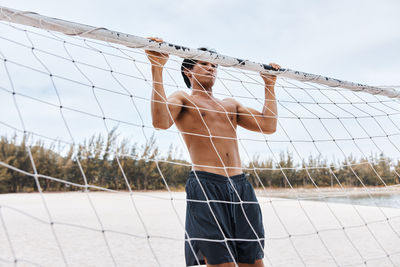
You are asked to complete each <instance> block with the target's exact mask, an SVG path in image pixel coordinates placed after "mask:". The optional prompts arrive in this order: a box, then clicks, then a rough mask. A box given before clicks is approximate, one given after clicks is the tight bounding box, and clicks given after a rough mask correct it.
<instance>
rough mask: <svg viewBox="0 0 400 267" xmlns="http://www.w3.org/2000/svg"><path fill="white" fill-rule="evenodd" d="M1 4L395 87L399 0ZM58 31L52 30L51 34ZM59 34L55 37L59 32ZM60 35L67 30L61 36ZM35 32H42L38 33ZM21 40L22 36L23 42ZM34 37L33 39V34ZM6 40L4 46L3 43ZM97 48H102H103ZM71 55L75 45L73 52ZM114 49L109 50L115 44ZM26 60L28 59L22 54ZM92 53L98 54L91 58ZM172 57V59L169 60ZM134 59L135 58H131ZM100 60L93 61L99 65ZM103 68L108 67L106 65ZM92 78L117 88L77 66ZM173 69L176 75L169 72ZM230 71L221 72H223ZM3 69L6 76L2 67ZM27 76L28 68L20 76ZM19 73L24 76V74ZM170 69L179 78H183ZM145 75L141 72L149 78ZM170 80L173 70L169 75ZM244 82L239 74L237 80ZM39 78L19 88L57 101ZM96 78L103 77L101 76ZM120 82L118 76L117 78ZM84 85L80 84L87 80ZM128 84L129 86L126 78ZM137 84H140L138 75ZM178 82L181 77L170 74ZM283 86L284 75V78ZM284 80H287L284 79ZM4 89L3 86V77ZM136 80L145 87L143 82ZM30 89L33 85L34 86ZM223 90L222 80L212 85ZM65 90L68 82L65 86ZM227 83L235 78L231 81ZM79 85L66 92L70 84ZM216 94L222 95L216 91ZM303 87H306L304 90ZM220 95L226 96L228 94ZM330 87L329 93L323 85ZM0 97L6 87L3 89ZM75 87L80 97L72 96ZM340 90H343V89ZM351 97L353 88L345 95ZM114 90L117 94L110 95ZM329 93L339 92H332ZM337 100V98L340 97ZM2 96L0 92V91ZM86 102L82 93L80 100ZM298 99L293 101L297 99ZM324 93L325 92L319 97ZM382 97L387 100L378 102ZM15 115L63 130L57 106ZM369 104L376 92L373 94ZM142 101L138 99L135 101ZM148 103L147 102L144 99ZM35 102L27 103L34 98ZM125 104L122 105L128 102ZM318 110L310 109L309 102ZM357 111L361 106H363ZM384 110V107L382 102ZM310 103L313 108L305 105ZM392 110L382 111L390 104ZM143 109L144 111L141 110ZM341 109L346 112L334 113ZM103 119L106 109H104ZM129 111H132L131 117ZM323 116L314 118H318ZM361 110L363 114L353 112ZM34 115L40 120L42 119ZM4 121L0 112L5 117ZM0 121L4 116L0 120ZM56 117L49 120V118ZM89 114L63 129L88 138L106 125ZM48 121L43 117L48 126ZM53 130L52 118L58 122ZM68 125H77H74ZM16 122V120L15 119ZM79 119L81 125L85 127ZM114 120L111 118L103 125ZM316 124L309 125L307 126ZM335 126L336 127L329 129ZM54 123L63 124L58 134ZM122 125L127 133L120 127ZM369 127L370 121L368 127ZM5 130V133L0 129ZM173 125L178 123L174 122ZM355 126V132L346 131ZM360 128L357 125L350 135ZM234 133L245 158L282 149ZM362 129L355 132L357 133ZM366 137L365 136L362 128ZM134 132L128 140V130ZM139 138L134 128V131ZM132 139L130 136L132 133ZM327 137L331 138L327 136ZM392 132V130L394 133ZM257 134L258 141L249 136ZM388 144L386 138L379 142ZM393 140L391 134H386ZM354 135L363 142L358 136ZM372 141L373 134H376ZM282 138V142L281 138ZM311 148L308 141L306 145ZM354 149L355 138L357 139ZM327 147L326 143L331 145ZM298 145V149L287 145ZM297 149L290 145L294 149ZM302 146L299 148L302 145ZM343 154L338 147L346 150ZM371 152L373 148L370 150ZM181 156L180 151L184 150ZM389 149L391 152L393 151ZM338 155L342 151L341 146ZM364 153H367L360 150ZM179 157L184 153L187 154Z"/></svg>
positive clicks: (294, 126)
mask: <svg viewBox="0 0 400 267" xmlns="http://www.w3.org/2000/svg"><path fill="white" fill-rule="evenodd" d="M0 5H2V6H6V7H9V8H14V9H19V10H26V11H34V12H37V13H39V14H42V15H46V16H50V17H55V18H60V19H64V20H69V21H74V22H79V23H82V24H87V25H92V26H98V27H106V28H108V29H111V30H116V31H119V32H124V33H129V34H133V35H137V36H142V37H148V36H157V37H161V38H163V39H164V40H165V41H167V42H170V43H175V44H180V45H184V46H188V47H200V46H207V47H212V48H215V49H216V50H217V51H218V52H219V53H221V54H224V55H229V56H233V57H237V58H244V59H249V60H252V61H256V62H261V63H269V62H276V63H279V64H280V65H281V66H282V67H285V68H290V69H294V70H300V71H304V72H310V73H314V74H320V75H324V76H328V77H334V78H339V79H343V80H348V81H353V82H360V83H366V84H369V85H384V86H393V87H395V88H400V76H399V73H400V52H399V51H400V50H399V44H400V27H398V25H400V17H399V16H398V11H399V10H400V2H398V1H380V2H377V1H343V0H340V1H311V0H310V1H225V0H221V1H209V0H206V1H201V2H200V1H193V0H187V1H155V0H150V1H112V2H110V1H76V0H70V1H47V0H44V1H40V4H38V1H20V0H13V1H0ZM58 36H60V35H58ZM62 38H63V37H62ZM65 38H67V37H65ZM38 39H40V38H38ZM24 42H27V41H26V40H25V41H24ZM38 42H39V41H38ZM4 44H5V43H3V45H4ZM41 45H42V46H43V47H45V48H46V49H49V51H50V50H51V49H55V50H56V51H58V52H59V53H60V54H64V56H65V51H62V50H57V48H56V47H55V46H54V47H53V46H52V45H51V44H45V43H41ZM0 48H1V51H3V52H4V53H5V54H7V53H8V54H7V56H8V55H10V56H11V57H14V56H15V58H19V59H20V60H25V62H31V63H32V64H34V65H35V66H36V67H35V68H37V69H43V67H41V66H39V64H38V63H37V62H36V63H34V61H35V60H34V59H33V58H32V55H28V54H27V55H26V56H24V54H23V53H21V54H20V52H15V51H14V50H13V48H9V47H7V46H5V45H4V46H0ZM68 49H70V50H69V51H73V50H74V48H72V47H69V48H68ZM101 49H105V48H104V47H102V48H101ZM74 52H75V51H74ZM113 53H116V52H115V51H114V52H113ZM76 55H77V56H78V55H79V58H81V59H82V60H83V59H85V60H87V61H86V62H96V63H98V64H101V65H102V66H103V67H104V66H106V65H105V63H104V62H101V60H102V59H101V58H98V55H94V54H93V55H91V54H90V53H86V52H84V51H83V50H82V51H76ZM137 56H138V57H139V58H142V59H143V60H145V58H143V55H137ZM40 57H41V59H43V60H45V59H46V60H47V58H46V55H44V54H43V55H41V56H40ZM28 58H31V59H28ZM94 58H96V59H94ZM48 60H49V61H46V62H47V63H46V64H49V66H52V68H54V69H58V68H61V69H62V72H63V73H67V74H68V75H71V77H73V79H76V80H80V81H83V80H82V77H80V78H79V74H73V72H76V70H73V66H70V65H71V64H70V65H68V64H62V65H60V66H59V65H58V63H57V62H56V61H53V59H48ZM173 60H178V59H177V58H175V59H173V58H172V59H171V60H170V61H171V62H170V63H169V64H171V68H174V67H175V68H178V67H179V66H178V65H177V64H178V62H175V63H174V62H173ZM124 64H125V63H123V62H117V61H116V62H115V66H118V68H120V69H121V71H122V70H124V71H125V70H126V71H125V72H129V70H128V68H129V67H128V66H125V65H124ZM173 64H175V65H176V66H175V65H173ZM138 65H140V64H139V63H138ZM99 66H100V65H99ZM105 68H107V67H105ZM140 68H143V71H144V73H145V75H147V76H148V75H149V71H148V69H146V68H147V66H146V65H145V64H143V65H141V66H140ZM85 71H87V73H90V75H93V76H91V77H93V79H96V80H97V81H98V82H97V81H96V84H100V83H101V84H103V83H104V87H107V88H116V87H118V86H119V85H118V84H117V83H116V82H115V81H114V82H113V81H111V80H110V79H109V78H104V77H102V74H101V73H100V72H99V73H97V74H96V73H94V72H93V73H91V70H89V69H87V70H85ZM171 72H172V73H175V74H177V75H178V76H179V74H178V72H176V71H175V72H174V71H173V70H171ZM227 72H229V70H227ZM14 73H15V74H14V75H15V76H14V80H16V83H18V79H17V78H15V77H19V75H18V74H17V73H18V70H16V69H15V72H14ZM175 74H173V75H175ZM224 74H227V73H225V72H224V70H221V71H219V75H220V76H221V77H224ZM1 75H4V72H2V74H1ZM26 75H28V76H29V75H30V74H26ZM28 76H26V77H28ZM178 76H176V77H177V78H176V79H177V80H178V79H181V78H180V77H179V78H178ZM148 77H149V76H148ZM174 77H175V76H174ZM241 78H242V79H246V77H244V76H243V77H241ZM41 79H42V78H32V80H30V86H31V88H27V86H26V84H24V83H23V81H21V82H20V87H19V90H21V91H23V92H29V93H32V94H33V93H35V94H36V93H37V94H36V96H39V97H41V98H43V99H48V100H49V101H56V98H55V95H54V92H53V93H51V91H52V88H51V87H52V85H51V84H49V80H48V79H47V80H46V81H44V79H43V81H42V80H41ZM103 79H104V81H103ZM119 79H121V81H122V80H123V79H124V77H122V76H121V77H119ZM169 81H170V82H171V83H172V84H173V83H174V82H176V81H175V80H174V79H172V80H169ZM58 82H59V83H60V84H59V85H58V86H59V87H60V88H62V87H63V86H65V87H68V86H69V85H67V84H66V83H65V84H63V83H62V82H61V81H58ZM86 82H87V81H86ZM127 83H129V82H128V81H127ZM142 83H143V82H142ZM178 83H179V84H182V81H181V80H179V81H178ZM282 83H283V84H285V82H282ZM286 85H288V83H286ZM4 86H5V87H7V85H6V84H4ZM141 86H146V85H145V83H143V84H142V85H141ZM33 87H34V88H36V89H37V90H36V89H35V90H32V88H33ZM220 87H221V88H222V86H221V85H220ZM68 88H70V87H68ZM77 88H78V87H74V89H70V90H69V91H68V92H67V91H66V90H64V91H65V93H64V94H65V95H64V96H63V101H67V102H68V101H70V102H68V103H71V105H75V106H76V108H77V109H79V110H84V111H88V112H90V111H93V113H96V112H97V114H98V106H97V104H96V102H95V101H94V100H93V97H92V96H91V95H90V92H88V93H87V94H85V93H83V90H79V91H78V89H77ZM232 88H234V85H232ZM75 89H76V90H77V91H74V90H75ZM166 90H167V92H168V93H171V92H172V91H173V90H174V89H173V88H172V87H171V88H168V87H167V88H166ZM232 90H234V91H233V92H234V94H235V95H240V94H242V93H243V94H247V93H250V92H244V91H243V89H237V91H235V90H236V89H232ZM148 92H149V91H147V92H136V94H138V95H141V94H142V93H143V95H142V96H143V97H144V98H146V97H147V98H148V97H149V95H148ZM217 92H220V93H222V92H225V91H223V88H222V89H221V90H220V91H217ZM290 92H293V94H294V96H295V99H293V96H290ZM310 92H311V91H310ZM225 93H229V92H228V91H226V92H225ZM327 93H329V92H327ZM3 94H4V92H3ZM77 94H80V97H79V99H77V97H76V96H77ZM254 94H255V95H257V96H260V97H262V90H258V91H257V92H254ZM343 94H346V93H343ZM312 95H313V96H314V97H315V98H316V99H321V101H322V99H325V98H323V97H322V96H317V94H314V93H313V94H312ZM347 96H348V97H352V95H351V94H348V95H347ZM115 97H116V96H115ZM277 97H278V98H280V99H282V100H296V98H298V99H300V100H301V101H306V99H307V98H309V96H307V95H306V93H305V92H304V90H300V91H299V92H297V91H296V90H293V91H289V92H287V91H286V90H281V91H279V92H278V91H277ZM336 97H337V96H336ZM341 97H343V96H342V95H339V98H338V99H340V98H341ZM99 98H100V102H101V105H102V107H103V108H104V111H105V113H106V114H107V115H108V114H112V116H113V117H117V118H120V119H121V120H123V121H128V120H132V121H133V122H134V123H137V124H140V123H141V122H140V119H141V118H140V116H139V115H138V114H137V115H135V114H133V113H134V112H133V113H132V115H127V114H126V109H124V108H123V107H125V106H124V105H123V104H122V103H124V101H126V98H123V99H122V98H121V99H117V97H116V98H115V99H114V98H112V97H111V96H110V95H109V94H107V95H106V94H105V95H104V96H103V97H102V96H101V93H99ZM3 99H5V98H3ZM88 99H90V100H88ZM298 99H297V100H298ZM362 99H372V101H373V100H374V99H375V98H371V97H368V96H365V95H363V96H362ZM325 100H326V99H325ZM386 100H387V99H386ZM19 101H20V102H21V104H20V105H21V107H23V108H22V109H24V110H25V111H24V110H23V111H22V113H24V114H23V116H26V120H27V122H26V123H27V125H28V127H30V129H32V130H35V132H40V133H47V134H49V135H51V136H53V137H60V136H65V129H64V128H63V126H62V121H61V120H60V118H59V115H57V114H58V113H57V112H55V111H52V112H49V111H48V110H47V109H44V108H43V109H42V108H39V107H36V106H34V105H33V104H32V103H31V104H30V103H29V101H26V102H24V100H22V99H21V100H19ZM115 101H120V102H118V103H121V105H120V106H119V107H118V106H116V105H115ZM243 101H245V103H246V104H248V105H260V103H259V102H257V101H254V103H251V101H250V100H248V102H246V101H247V100H245V99H243ZM375 101H376V99H375ZM139 102H140V101H139ZM139 102H138V103H137V104H138V107H139V110H142V115H143V119H144V121H145V122H146V123H147V124H150V123H149V120H150V117H149V112H147V111H146V110H147V108H148V106H146V105H148V103H147V102H145V101H144V102H143V103H139ZM146 103H147V104H146ZM11 104H12V103H11V101H8V102H7V105H11ZM36 104H37V103H35V105H36ZM390 104H391V105H392V104H393V105H392V106H391V107H392V108H391V110H390V109H388V110H387V112H392V113H393V109H397V108H398V107H399V105H398V102H397V105H396V103H390ZM126 105H129V104H128V103H126ZM281 105H282V106H281V108H280V110H279V112H280V116H282V119H281V120H280V121H281V123H282V125H281V127H282V129H285V130H286V131H287V133H288V134H289V135H290V136H291V137H290V138H293V139H296V136H297V138H298V139H301V137H302V136H303V135H304V136H305V135H306V134H307V133H300V132H304V130H303V131H301V130H299V129H301V127H302V126H301V125H298V123H299V122H296V123H293V120H287V121H286V120H285V116H289V117H290V116H292V115H293V114H302V115H300V116H304V117H307V116H308V115H307V110H305V109H304V108H303V107H299V106H296V105H291V106H290V105H289V103H287V107H286V108H285V107H283V106H284V105H285V103H284V102H282V104H281ZM314 108H316V107H313V109H314ZM363 108H365V107H363ZM370 108H371V107H368V109H366V110H367V112H370V113H371V114H378V113H376V112H377V110H373V109H370ZM380 108H382V107H380ZM2 109H3V114H7V113H4V110H6V111H5V112H7V111H8V110H12V109H13V110H14V111H12V112H10V113H9V116H7V118H12V119H10V120H9V122H10V123H13V122H16V119H17V115H16V112H15V108H14V107H12V106H9V108H8V107H6V104H3V106H2ZM311 110H312V109H311ZM389 110H390V111H389ZM148 111H149V110H148ZM340 115H342V116H344V113H343V112H342V113H340ZM110 116H111V115H110ZM135 116H136V117H135ZM321 116H322V115H321ZM360 116H361V115H360ZM40 118H46V119H45V120H43V119H40ZM392 118H393V121H394V122H397V121H399V122H400V118H399V116H398V115H393V117H392ZM4 120H5V118H4ZM4 120H2V121H3V122H4ZM53 120H54V123H53ZM95 121H96V120H95V119H93V118H88V119H87V121H86V120H85V119H84V116H80V115H76V114H75V115H74V114H71V120H70V124H71V128H73V133H74V135H76V136H77V138H78V139H79V140H81V139H82V138H85V137H87V136H88V135H90V133H96V132H97V129H100V128H102V129H103V130H104V125H103V123H102V122H100V123H99V122H98V121H96V122H95ZM50 122H51V123H50ZM364 123H365V124H364V125H367V126H371V125H373V124H372V123H374V125H375V124H376V123H377V122H376V121H375V122H371V121H364ZM382 123H383V126H384V128H385V129H388V131H389V132H390V133H393V134H397V133H398V129H396V128H394V127H393V125H392V124H391V122H389V121H383V120H382ZM58 124H59V126H57V127H55V125H58ZM75 124H76V125H75ZM327 125H328V127H329V126H331V127H332V128H331V131H332V133H336V134H338V135H341V134H342V133H343V132H344V130H337V131H336V130H335V129H336V128H337V129H339V128H338V127H340V126H337V125H334V123H333V122H327ZM16 126H17V125H16ZM85 126H86V127H85ZM112 126H114V124H113V123H110V125H109V127H112ZM118 127H119V129H120V130H121V131H125V129H124V126H123V125H121V124H118ZM313 127H314V129H315V130H314V132H315V133H316V135H320V136H321V138H324V137H325V138H329V137H327V136H326V134H325V136H324V137H322V136H323V134H322V132H323V130H322V128H321V127H322V126H321V125H319V126H314V125H311V124H310V128H313ZM315 127H317V128H315ZM335 127H336V128H335ZM56 128H57V129H63V130H60V131H57V130H56ZM128 128H129V127H128V126H127V129H126V131H127V132H129V131H131V130H129V129H128ZM367 128H368V127H367ZM370 128H371V132H368V134H369V135H374V134H377V135H379V134H382V133H378V132H376V133H374V132H372V131H373V130H375V129H378V128H379V126H376V127H370ZM4 131H5V130H4ZM146 131H148V132H147V137H148V136H150V135H151V134H152V133H153V131H152V130H150V129H148V130H146ZM175 131H176V128H175ZM354 131H356V130H355V129H354ZM357 133H358V132H357ZM240 134H241V136H242V138H243V139H249V141H243V145H242V146H240V147H241V153H242V154H246V151H245V150H246V149H245V148H247V150H248V151H247V152H248V155H246V156H245V157H247V158H251V157H253V156H254V155H257V154H261V155H268V154H269V153H270V152H271V153H272V152H274V153H276V155H278V154H279V152H278V151H280V150H286V149H287V147H286V146H282V147H280V146H279V143H276V147H273V148H271V149H270V150H269V151H267V152H266V151H265V148H263V149H264V150H263V149H261V150H260V149H259V142H263V140H264V139H265V137H263V136H260V135H259V134H257V135H255V134H253V133H248V132H243V131H241V130H240ZM358 134H360V135H362V134H363V133H362V130H360V131H359V133H358ZM364 134H365V133H364ZM127 136H128V137H129V138H133V140H134V141H137V142H138V143H142V142H143V141H144V136H142V137H138V136H139V135H138V134H137V133H136V132H134V133H133V134H128V135H127ZM132 136H133V137H132ZM140 136H141V134H140ZM135 138H136V139H135ZM156 138H157V140H158V143H159V145H161V146H162V147H163V149H164V150H165V149H167V147H168V146H169V143H170V142H169V141H171V140H173V142H174V143H175V142H177V143H180V145H178V146H180V147H181V148H182V150H183V151H184V148H183V146H182V145H181V141H179V140H178V139H179V137H177V134H175V133H172V132H171V133H165V134H164V133H160V132H159V131H158V132H157V133H156ZM274 138H276V140H283V139H285V138H286V140H287V136H286V135H285V133H284V131H279V132H278V133H277V134H276V135H274V136H268V138H267V139H274ZM330 138H332V137H330ZM393 138H396V137H393ZM255 140H257V141H255ZM386 141H387V140H386ZM393 141H398V140H397V139H393ZM360 142H362V141H360ZM377 143H379V141H378V140H377ZM386 143H387V144H383V143H382V144H379V146H381V147H382V148H383V147H385V149H386V147H388V154H391V155H394V156H396V155H397V156H398V151H397V150H396V149H393V145H392V144H391V143H390V142H386ZM286 145H287V144H286ZM307 146H308V147H310V146H309V145H307ZM360 146H361V147H362V146H363V145H362V144H360ZM288 147H289V149H291V148H290V146H288ZM341 147H342V148H343V149H344V150H347V151H349V153H351V152H352V150H353V152H354V153H355V154H357V150H359V149H358V148H354V147H351V146H348V145H346V144H342V145H341ZM331 149H332V150H331ZM295 150H296V149H295ZM297 150H298V151H300V154H301V153H303V154H302V156H303V157H306V155H307V153H314V152H315V151H314V152H310V151H308V150H307V149H303V147H302V146H300V144H299V147H298V148H297ZM321 150H325V151H328V153H327V154H330V155H331V154H334V153H336V152H334V151H333V150H334V149H333V148H328V147H324V146H323V145H322V143H321ZM291 151H292V152H293V153H296V151H293V149H291ZM305 151H306V152H305ZM347 151H346V153H347ZM375 151H376V150H375ZM183 153H185V152H183ZM396 153H397V154H396ZM339 154H340V153H339ZM366 154H369V151H367V152H366ZM186 157H187V155H186Z"/></svg>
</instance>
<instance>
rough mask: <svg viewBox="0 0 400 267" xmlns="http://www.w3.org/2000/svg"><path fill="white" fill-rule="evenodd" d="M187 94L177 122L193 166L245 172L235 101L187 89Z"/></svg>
mask: <svg viewBox="0 0 400 267" xmlns="http://www.w3.org/2000/svg"><path fill="white" fill-rule="evenodd" d="M184 96H185V97H184V98H183V99H184V100H183V102H184V103H183V105H184V108H183V109H182V111H181V112H180V114H179V116H178V117H177V119H176V120H175V124H176V125H177V127H178V129H179V130H180V132H181V133H182V136H183V139H184V140H185V143H186V146H187V148H188V150H189V153H190V157H191V160H192V163H193V169H194V170H200V171H208V172H213V173H216V174H220V175H224V176H232V175H236V174H240V173H242V169H241V161H240V156H239V150H238V143H237V136H236V127H237V116H236V113H237V106H236V104H235V102H234V101H232V100H231V99H224V100H219V99H216V98H213V97H205V96H198V95H188V94H186V93H185V94H184Z"/></svg>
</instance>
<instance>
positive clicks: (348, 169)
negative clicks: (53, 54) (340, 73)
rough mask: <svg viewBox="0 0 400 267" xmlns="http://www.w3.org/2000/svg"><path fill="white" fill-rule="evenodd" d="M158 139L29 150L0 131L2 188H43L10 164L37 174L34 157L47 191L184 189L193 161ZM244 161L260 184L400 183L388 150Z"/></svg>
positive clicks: (97, 140)
mask: <svg viewBox="0 0 400 267" xmlns="http://www.w3.org/2000/svg"><path fill="white" fill-rule="evenodd" d="M155 141H156V140H155V138H154V137H151V138H149V139H148V140H147V142H146V143H145V144H143V145H138V144H130V142H128V141H127V140H122V141H120V142H118V141H117V134H116V131H115V129H114V130H112V131H111V132H110V133H109V134H108V135H107V137H102V136H101V135H97V136H96V135H93V136H92V137H90V138H89V139H87V140H85V141H84V142H83V143H82V144H79V145H77V146H75V147H74V146H72V145H70V146H69V147H68V148H67V151H66V152H65V151H64V152H63V153H61V152H59V151H60V149H57V147H56V144H55V143H53V144H51V145H46V144H45V143H44V142H43V141H37V142H36V143H35V144H34V145H31V146H30V151H31V154H29V149H28V147H27V140H26V138H25V137H24V138H22V139H21V140H20V141H18V138H17V136H16V135H14V136H13V137H6V136H3V137H0V163H1V162H2V163H3V164H1V165H0V193H15V192H33V191H37V190H38V185H37V182H36V179H35V177H34V176H31V175H27V174H26V173H23V172H21V171H18V170H14V169H12V168H10V167H7V165H8V166H12V167H14V168H16V169H19V170H22V171H25V172H29V173H31V174H34V173H35V171H34V169H33V166H32V161H31V157H32V159H33V161H34V166H35V168H36V173H38V174H40V175H41V176H39V177H38V181H39V183H40V187H41V188H42V190H43V191H76V190H83V189H84V188H83V187H82V186H83V185H85V184H89V185H95V186H99V187H103V188H107V189H112V190H129V188H131V189H132V190H162V189H164V190H165V189H167V186H168V187H169V188H170V189H172V190H180V189H183V188H184V186H185V183H186V179H187V176H188V172H189V171H190V169H191V167H190V162H188V161H186V160H184V159H182V157H181V156H179V155H178V153H177V151H176V149H174V147H173V146H170V149H169V151H168V152H167V153H166V154H165V155H162V154H161V153H160V150H159V149H158V147H157V145H156V142H155ZM57 150H58V151H57ZM115 155H119V156H118V157H116V156H115ZM391 163H392V164H391ZM4 164H7V165H4ZM243 166H244V167H245V168H246V170H245V172H246V173H247V174H248V179H249V180H250V182H251V183H252V184H253V185H254V186H255V187H261V186H265V187H269V188H284V187H289V186H290V185H291V186H293V187H308V188H313V187H316V186H318V187H327V186H334V187H338V186H339V183H340V184H341V185H342V186H344V187H359V186H363V185H365V186H384V184H386V185H393V184H398V183H400V178H399V174H400V161H397V162H393V161H392V160H391V159H390V158H388V157H386V156H385V155H384V154H380V155H375V156H370V157H369V158H356V157H354V156H352V155H349V156H348V157H347V158H345V159H344V160H342V161H341V162H339V163H338V164H335V163H332V162H328V160H327V159H326V158H322V157H320V156H319V157H316V156H309V158H308V159H307V160H303V161H302V163H301V164H300V163H295V162H294V160H293V156H292V154H291V153H289V152H286V153H285V152H282V153H281V154H280V159H279V162H275V161H274V160H272V159H271V158H268V159H262V158H260V157H259V156H258V157H257V156H256V157H254V158H253V160H251V161H250V162H248V163H245V164H243ZM391 166H392V167H391ZM43 176H44V177H43ZM51 178H57V179H60V180H63V181H67V182H70V183H73V184H79V185H82V186H76V185H71V184H67V183H64V182H60V181H55V180H53V179H51ZM91 190H92V189H91Z"/></svg>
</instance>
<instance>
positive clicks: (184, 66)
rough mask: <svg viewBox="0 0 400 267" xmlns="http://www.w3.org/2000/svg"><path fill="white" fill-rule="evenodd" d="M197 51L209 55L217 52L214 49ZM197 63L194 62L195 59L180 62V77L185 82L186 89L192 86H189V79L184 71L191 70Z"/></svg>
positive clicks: (200, 48)
mask: <svg viewBox="0 0 400 267" xmlns="http://www.w3.org/2000/svg"><path fill="white" fill-rule="evenodd" d="M197 49H198V50H201V51H208V52H210V53H217V51H215V49H210V48H206V47H199V48H197ZM197 61H198V60H195V59H190V58H185V59H184V60H183V62H182V66H181V73H182V77H183V80H184V81H185V84H186V86H187V88H190V87H192V85H191V84H190V80H189V78H188V77H187V76H186V74H185V70H191V69H193V66H194V65H196V63H197Z"/></svg>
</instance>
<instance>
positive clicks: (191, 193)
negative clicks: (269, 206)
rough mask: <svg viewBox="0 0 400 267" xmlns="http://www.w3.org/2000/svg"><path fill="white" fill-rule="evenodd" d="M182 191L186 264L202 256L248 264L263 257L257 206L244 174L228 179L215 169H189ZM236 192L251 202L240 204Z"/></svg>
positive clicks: (201, 260)
mask: <svg viewBox="0 0 400 267" xmlns="http://www.w3.org/2000/svg"><path fill="white" fill-rule="evenodd" d="M231 182H232V183H231ZM235 190H236V192H235ZM186 194H187V208H186V224H185V228H186V234H185V239H186V241H185V258H186V265H187V266H193V265H198V264H205V260H204V258H206V259H207V263H208V264H221V263H225V262H237V263H250V264H252V263H254V262H255V261H256V260H258V259H262V258H264V250H263V249H264V227H263V223H262V215H261V209H260V205H259V204H258V202H257V198H256V195H255V193H254V189H253V186H252V185H251V184H250V183H249V181H248V180H247V179H246V177H245V175H244V174H239V175H235V176H231V177H230V179H228V178H227V177H225V176H223V175H219V174H215V173H210V172H204V171H191V172H190V174H189V179H188V180H187V183H186ZM205 195H206V196H205ZM238 195H239V197H240V199H241V200H242V201H245V202H251V203H242V204H240V200H239V197H238ZM207 199H208V201H206V200H207ZM246 216H247V219H246ZM249 223H250V224H249ZM224 237H225V238H226V239H228V240H226V239H224ZM231 239H233V240H231ZM237 239H246V240H237Z"/></svg>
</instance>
